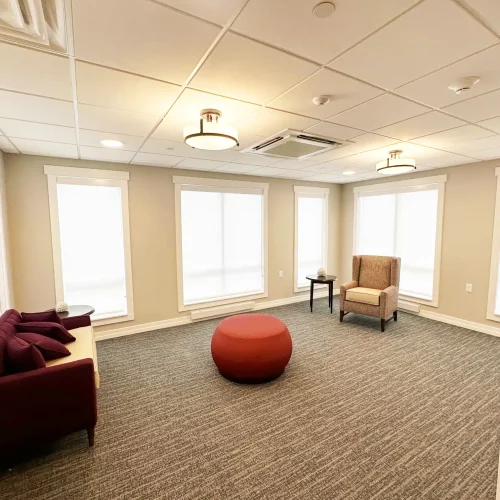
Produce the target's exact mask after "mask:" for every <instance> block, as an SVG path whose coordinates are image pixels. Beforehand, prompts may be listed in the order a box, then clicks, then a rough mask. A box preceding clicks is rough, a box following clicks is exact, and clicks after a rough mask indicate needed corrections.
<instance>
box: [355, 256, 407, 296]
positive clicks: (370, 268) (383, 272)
mask: <svg viewBox="0 0 500 500" xmlns="http://www.w3.org/2000/svg"><path fill="white" fill-rule="evenodd" d="M400 269H401V259H400V258H399V257H382V256H378V255H354V256H353V258H352V279H353V280H354V281H357V282H358V286H360V287H364V288H375V289H377V290H384V289H385V288H387V287H388V286H391V285H392V286H395V287H399V274H400Z"/></svg>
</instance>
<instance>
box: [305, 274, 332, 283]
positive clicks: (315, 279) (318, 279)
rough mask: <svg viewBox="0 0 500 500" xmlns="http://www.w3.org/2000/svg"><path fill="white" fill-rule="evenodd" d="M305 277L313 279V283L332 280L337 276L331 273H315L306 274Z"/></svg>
mask: <svg viewBox="0 0 500 500" xmlns="http://www.w3.org/2000/svg"><path fill="white" fill-rule="evenodd" d="M306 279H308V280H311V281H313V282H314V283H329V282H334V281H336V279H337V276H333V275H331V274H327V275H326V276H318V275H317V274H308V275H307V276H306Z"/></svg>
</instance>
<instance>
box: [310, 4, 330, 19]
mask: <svg viewBox="0 0 500 500" xmlns="http://www.w3.org/2000/svg"><path fill="white" fill-rule="evenodd" d="M334 10H335V5H334V4H333V3H332V2H321V3H319V4H318V5H316V7H314V9H313V14H314V15H315V16H316V17H319V18H320V19H325V18H326V17H330V16H331V15H332V14H333V11H334Z"/></svg>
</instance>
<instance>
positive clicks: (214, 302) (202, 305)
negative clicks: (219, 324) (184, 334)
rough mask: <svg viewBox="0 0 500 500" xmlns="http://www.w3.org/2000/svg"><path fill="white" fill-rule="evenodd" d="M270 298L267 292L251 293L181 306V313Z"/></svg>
mask: <svg viewBox="0 0 500 500" xmlns="http://www.w3.org/2000/svg"><path fill="white" fill-rule="evenodd" d="M267 297H268V293H267V292H261V293H251V294H247V295H238V296H236V297H231V298H228V299H216V300H211V301H207V302H197V303H196V304H188V305H184V304H182V305H180V306H179V308H178V310H179V312H186V311H194V310H196V309H208V308H210V307H217V306H225V305H228V304H235V303H238V302H246V301H248V300H256V299H265V298H267Z"/></svg>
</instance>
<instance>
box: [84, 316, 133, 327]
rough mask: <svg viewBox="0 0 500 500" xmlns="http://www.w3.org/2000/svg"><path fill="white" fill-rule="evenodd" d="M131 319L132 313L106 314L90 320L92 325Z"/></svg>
mask: <svg viewBox="0 0 500 500" xmlns="http://www.w3.org/2000/svg"><path fill="white" fill-rule="evenodd" d="M91 319H92V316H91ZM133 319H134V315H133V314H124V315H122V316H108V317H105V318H101V319H96V320H94V321H92V326H104V325H111V324H113V323H124V322H125V321H133Z"/></svg>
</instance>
